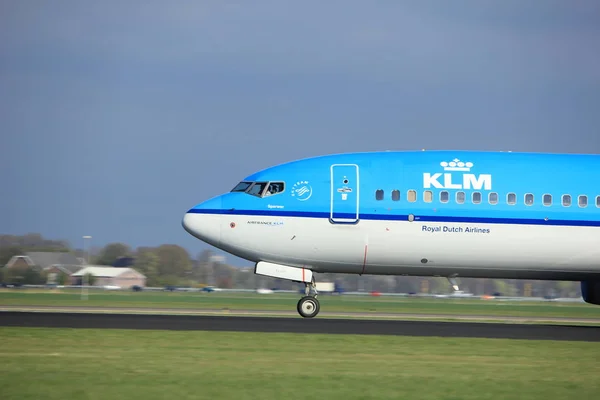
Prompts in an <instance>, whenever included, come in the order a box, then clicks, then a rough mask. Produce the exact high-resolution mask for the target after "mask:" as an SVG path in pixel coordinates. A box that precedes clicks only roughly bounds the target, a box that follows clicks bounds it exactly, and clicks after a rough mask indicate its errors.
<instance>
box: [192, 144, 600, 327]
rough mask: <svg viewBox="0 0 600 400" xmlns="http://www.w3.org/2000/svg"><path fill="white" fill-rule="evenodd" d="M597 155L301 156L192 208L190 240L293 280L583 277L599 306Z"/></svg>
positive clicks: (313, 303)
mask: <svg viewBox="0 0 600 400" xmlns="http://www.w3.org/2000/svg"><path fill="white" fill-rule="evenodd" d="M598 179H600V155H577V154H538V153H513V152H470V151H386V152H372V153H352V154H336V155H326V156H321V157H314V158H308V159H303V160H297V161H293V162H289V163H285V164H282V165H278V166H274V167H271V168H268V169H265V170H262V171H260V172H257V173H254V174H252V175H250V176H248V177H246V178H245V179H244V180H243V181H241V182H240V183H239V184H237V185H236V186H235V187H234V188H233V189H232V190H231V192H229V193H225V194H222V195H220V196H217V197H214V198H212V199H210V200H207V201H205V202H203V203H200V204H199V205H197V206H195V207H193V208H192V209H190V210H189V211H188V212H187V213H186V214H185V216H184V217H183V222H182V223H183V227H184V228H185V229H186V231H187V232H189V233H190V234H191V235H193V236H195V237H196V238H198V239H200V240H202V241H204V242H206V243H208V244H210V245H212V246H215V247H217V248H219V249H222V250H224V251H226V252H228V253H231V254H233V255H235V256H238V257H241V258H244V259H247V260H249V261H252V262H254V263H255V269H254V272H255V273H256V274H259V275H264V276H269V277H274V278H280V279H287V280H291V281H294V282H302V283H304V284H305V287H306V295H305V296H304V297H302V298H301V299H300V300H299V302H298V307H297V310H298V313H299V314H300V315H301V316H303V317H305V318H311V317H314V316H316V315H317V314H318V312H319V310H320V305H319V301H318V300H317V291H316V287H315V278H314V277H315V273H326V272H327V273H347V274H378V275H411V276H441V277H446V278H448V279H449V281H450V283H451V284H452V285H453V287H454V289H455V290H458V286H457V285H456V278H457V277H472V278H500V279H502V278H504V279H538V280H570V281H580V282H581V288H582V295H583V299H584V300H585V301H586V302H588V303H591V304H596V305H599V304H600V180H598Z"/></svg>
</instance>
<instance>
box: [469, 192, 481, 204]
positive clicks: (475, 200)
mask: <svg viewBox="0 0 600 400" xmlns="http://www.w3.org/2000/svg"><path fill="white" fill-rule="evenodd" d="M471 199H472V200H473V204H479V203H481V193H479V192H473V195H472V196H471Z"/></svg>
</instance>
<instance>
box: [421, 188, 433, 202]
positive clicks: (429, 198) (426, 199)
mask: <svg viewBox="0 0 600 400" xmlns="http://www.w3.org/2000/svg"><path fill="white" fill-rule="evenodd" d="M423 201H424V202H425V203H431V202H432V201H433V192H432V191H431V190H426V191H425V193H423Z"/></svg>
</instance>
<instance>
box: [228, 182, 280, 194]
mask: <svg viewBox="0 0 600 400" xmlns="http://www.w3.org/2000/svg"><path fill="white" fill-rule="evenodd" d="M284 189H285V184H284V183H283V182H247V181H242V182H240V183H238V184H237V185H236V187H234V188H233V189H232V190H231V191H232V192H245V193H248V194H251V195H252V196H258V197H266V196H272V195H274V194H277V193H281V192H283V190H284Z"/></svg>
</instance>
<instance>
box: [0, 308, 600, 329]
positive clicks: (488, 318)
mask: <svg viewBox="0 0 600 400" xmlns="http://www.w3.org/2000/svg"><path fill="white" fill-rule="evenodd" d="M1 311H24V312H38V311H52V312H59V313H70V312H78V313H79V312H83V313H110V314H121V313H124V314H176V315H212V316H215V315H220V316H255V317H259V316H269V317H286V316H287V317H293V318H297V317H298V312H297V311H295V310H293V311H291V310H249V309H223V308H213V309H211V308H204V309H190V308H151V307H102V306H43V305H42V306H39V305H36V306H15V305H8V306H5V305H0V312H1ZM319 318H345V319H355V318H368V319H381V318H385V319H398V320H402V319H404V320H414V319H424V320H429V321H432V320H446V321H447V320H454V321H471V322H479V321H482V322H492V321H494V322H510V323H516V322H522V323H539V322H541V323H558V324H561V325H573V324H595V325H600V318H572V317H553V316H541V317H536V316H525V317H523V316H510V315H489V314H487V315H478V314H420V313H398V312H395V313H383V312H359V311H352V312H335V311H321V312H320V313H319Z"/></svg>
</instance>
